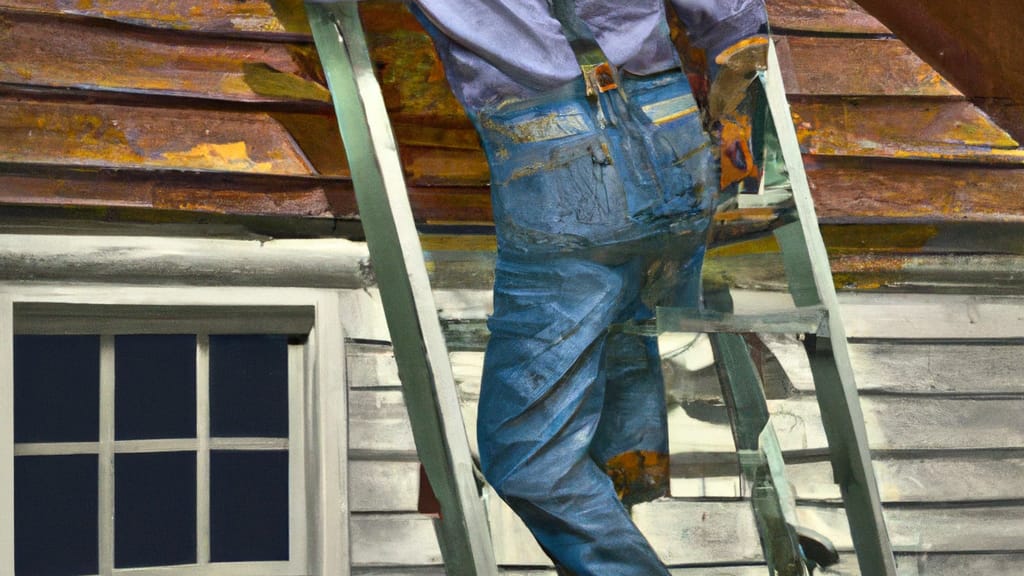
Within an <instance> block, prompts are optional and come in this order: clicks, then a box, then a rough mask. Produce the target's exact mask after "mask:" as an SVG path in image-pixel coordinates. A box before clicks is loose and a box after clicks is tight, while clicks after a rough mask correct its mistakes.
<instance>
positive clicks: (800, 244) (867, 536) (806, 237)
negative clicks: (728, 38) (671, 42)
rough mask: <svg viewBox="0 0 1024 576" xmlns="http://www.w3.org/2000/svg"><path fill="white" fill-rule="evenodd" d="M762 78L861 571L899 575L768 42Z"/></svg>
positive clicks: (796, 295) (820, 394)
mask: <svg viewBox="0 0 1024 576" xmlns="http://www.w3.org/2000/svg"><path fill="white" fill-rule="evenodd" d="M762 81H763V83H764V87H765V93H766V96H767V99H768V107H769V110H770V113H771V119H772V121H773V124H774V126H775V130H776V134H777V136H778V140H779V145H780V147H781V148H782V155H783V158H784V160H785V164H786V169H787V170H788V172H789V177H790V184H791V186H792V192H793V199H794V204H795V206H796V210H797V214H798V215H799V222H798V223H793V224H789V225H787V226H784V227H782V228H780V229H779V230H777V231H776V237H777V238H778V240H779V244H780V247H781V248H782V253H783V258H784V261H785V266H786V274H787V276H788V277H789V283H790V286H791V291H792V293H793V299H794V301H795V303H796V305H797V306H812V305H819V304H820V305H823V306H824V307H825V308H826V310H827V311H828V320H827V326H828V332H827V334H822V335H821V337H818V338H814V337H811V338H808V339H807V341H806V344H807V350H808V357H809V359H810V363H811V368H812V372H813V374H814V381H815V389H816V391H817V399H818V404H819V407H820V409H821V413H822V420H823V422H824V425H825V432H826V436H827V438H828V442H829V446H830V453H831V457H832V467H833V474H834V476H835V481H836V483H837V484H839V486H840V489H841V492H842V496H843V501H844V504H845V506H846V511H847V518H848V520H849V523H850V531H851V535H852V537H853V543H854V548H855V549H856V552H857V559H858V562H859V564H860V570H861V572H862V573H864V574H873V575H878V576H896V561H895V558H894V556H893V551H892V544H891V543H890V541H889V535H888V531H887V529H886V526H885V519H884V517H883V514H882V504H881V498H880V496H879V492H878V485H877V482H876V480H875V475H874V471H873V467H872V464H871V452H870V449H869V447H868V440H867V431H866V428H865V426H864V415H863V412H862V410H861V407H860V400H859V396H858V393H857V387H856V384H855V381H854V374H853V367H852V365H851V363H850V356H849V349H848V348H847V342H846V332H845V329H844V328H843V324H842V320H841V315H840V310H839V300H838V297H837V296H836V291H835V285H834V284H833V280H832V271H831V267H830V264H829V260H828V252H827V251H826V249H825V243H824V240H823V238H822V236H821V231H820V229H819V228H818V218H817V215H816V214H815V211H814V202H813V199H812V197H811V191H810V186H809V184H808V181H807V174H806V172H805V170H804V165H803V158H802V156H801V152H800V145H799V141H798V140H797V135H796V130H795V128H794V126H793V121H792V117H791V115H790V110H789V103H788V101H787V100H786V92H785V89H784V87H783V82H782V74H781V71H780V69H779V60H778V56H777V54H776V52H775V46H774V43H772V42H769V44H768V69H767V73H766V74H765V77H762Z"/></svg>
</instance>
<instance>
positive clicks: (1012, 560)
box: [352, 553, 1024, 576]
mask: <svg viewBox="0 0 1024 576" xmlns="http://www.w3.org/2000/svg"><path fill="white" fill-rule="evenodd" d="M896 561H897V570H896V572H897V574H898V575H899V576H965V575H979V576H981V575H984V576H1010V575H1017V574H1024V554H927V553H925V554H913V555H908V554H897V555H896ZM855 564H856V563H855V561H854V559H853V558H852V557H850V556H849V555H846V556H844V557H843V559H842V561H841V562H840V563H839V564H838V565H837V566H835V567H834V568H833V569H831V570H823V569H818V570H817V571H816V572H815V574H816V575H817V576H861V575H860V572H859V571H858V570H857V568H856V565H855ZM669 572H670V573H671V574H672V576H765V575H766V574H767V573H768V572H767V568H765V567H764V566H701V567H695V568H671V569H669ZM352 573H353V574H355V575H357V576H443V575H444V574H445V571H444V568H442V567H440V566H434V567H423V566H416V567H408V566H405V567H357V568H355V569H354V570H353V571H352ZM500 573H501V574H502V576H555V572H554V570H551V569H543V568H536V569H503V570H501V571H500Z"/></svg>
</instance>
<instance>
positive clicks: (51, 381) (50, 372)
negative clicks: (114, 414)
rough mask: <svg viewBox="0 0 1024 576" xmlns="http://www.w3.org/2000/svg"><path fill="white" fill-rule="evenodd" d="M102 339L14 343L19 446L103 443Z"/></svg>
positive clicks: (50, 338)
mask: <svg viewBox="0 0 1024 576" xmlns="http://www.w3.org/2000/svg"><path fill="white" fill-rule="evenodd" d="M99 418H100V338H99V336H35V335H32V336H28V335H22V336H15V337H14V441H15V442H95V441H96V440H98V439H99V429H100V425H99Z"/></svg>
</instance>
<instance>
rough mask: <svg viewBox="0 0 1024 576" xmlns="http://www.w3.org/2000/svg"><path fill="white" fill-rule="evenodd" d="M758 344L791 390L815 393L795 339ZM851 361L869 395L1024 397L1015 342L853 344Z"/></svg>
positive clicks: (1021, 351)
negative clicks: (782, 371) (779, 368)
mask: <svg viewBox="0 0 1024 576" xmlns="http://www.w3.org/2000/svg"><path fill="white" fill-rule="evenodd" d="M1022 305H1024V303H1022ZM762 341H764V343H765V344H767V345H768V347H769V349H770V350H771V351H772V353H773V354H774V355H775V357H776V358H777V359H778V361H779V363H780V364H781V365H782V367H783V368H784V369H785V371H786V376H788V377H789V380H790V383H791V384H792V385H793V387H794V388H796V389H797V390H799V391H801V392H813V391H814V380H813V378H812V377H811V369H810V366H809V365H808V363H807V355H806V353H805V352H804V347H803V344H802V343H801V342H799V341H798V340H797V339H796V337H794V336H781V335H764V336H762ZM850 360H851V362H852V363H853V371H854V374H855V375H856V380H857V388H858V389H859V390H861V391H862V392H867V393H870V392H885V393H892V394H957V395H974V394H1024V344H1021V343H1019V342H1012V341H1011V342H1007V343H992V342H969V343H957V342H956V341H950V342H942V343H935V342H927V343H925V342H918V341H911V342H901V341H899V340H889V341H870V342H853V343H851V344H850Z"/></svg>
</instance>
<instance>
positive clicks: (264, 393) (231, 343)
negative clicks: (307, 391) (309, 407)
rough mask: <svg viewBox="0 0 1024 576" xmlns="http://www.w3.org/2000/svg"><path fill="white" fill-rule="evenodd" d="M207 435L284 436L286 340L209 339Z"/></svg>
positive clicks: (260, 336) (286, 400)
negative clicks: (208, 428)
mask: <svg viewBox="0 0 1024 576" xmlns="http://www.w3.org/2000/svg"><path fill="white" fill-rule="evenodd" d="M210 433H211V434H212V435H213V436H272V437H279V438H284V437H287V436H288V341H287V338H286V337H284V336H267V335H256V336H210Z"/></svg>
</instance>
